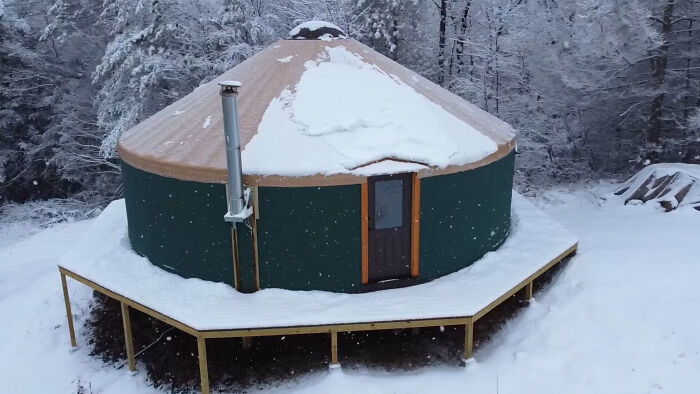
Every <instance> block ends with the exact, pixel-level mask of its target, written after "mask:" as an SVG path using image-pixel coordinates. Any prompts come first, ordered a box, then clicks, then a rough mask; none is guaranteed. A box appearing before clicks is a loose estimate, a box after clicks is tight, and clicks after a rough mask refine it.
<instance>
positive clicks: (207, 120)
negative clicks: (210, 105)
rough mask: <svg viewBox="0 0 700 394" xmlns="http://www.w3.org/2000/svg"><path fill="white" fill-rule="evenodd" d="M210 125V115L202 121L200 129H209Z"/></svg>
mask: <svg viewBox="0 0 700 394" xmlns="http://www.w3.org/2000/svg"><path fill="white" fill-rule="evenodd" d="M210 124H211V115H209V116H207V118H206V119H204V123H202V128H203V129H206V128H207V127H209V125H210Z"/></svg>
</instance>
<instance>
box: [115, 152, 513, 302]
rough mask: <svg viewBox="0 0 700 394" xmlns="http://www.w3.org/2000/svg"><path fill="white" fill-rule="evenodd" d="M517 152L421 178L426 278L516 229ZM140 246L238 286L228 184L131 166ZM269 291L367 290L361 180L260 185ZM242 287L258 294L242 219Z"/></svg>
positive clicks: (164, 263) (188, 273) (126, 174)
mask: <svg viewBox="0 0 700 394" xmlns="http://www.w3.org/2000/svg"><path fill="white" fill-rule="evenodd" d="M513 164H514V155H513V153H511V154H510V155H508V156H506V157H505V158H504V159H501V160H499V161H498V162H495V163H492V164H489V165H487V166H484V167H481V168H477V169H475V170H472V171H467V172H463V173H457V174H450V175H441V176H435V177H429V178H423V179H422V180H421V223H420V275H419V278H418V279H419V280H421V281H423V280H430V279H434V278H437V277H440V276H443V275H445V274H448V273H451V272H455V271H457V270H459V269H461V268H464V267H466V266H468V265H470V264H471V263H472V262H474V261H476V260H478V259H479V258H480V257H481V256H483V255H484V254H485V253H486V252H488V251H491V250H494V249H496V248H497V247H498V246H500V245H501V243H503V241H504V240H505V238H506V237H507V235H508V231H509V228H510V202H511V189H512V183H513ZM122 177H123V182H124V195H125V198H126V208H127V215H128V220H129V239H130V241H131V245H132V248H133V249H134V250H135V251H136V252H138V253H140V254H142V255H144V256H147V257H148V258H149V259H150V261H151V262H152V263H154V264H155V265H157V266H160V267H162V268H164V269H165V270H168V271H170V272H173V273H176V274H179V275H181V276H184V277H197V278H201V279H205V280H211V281H216V282H225V283H227V284H229V285H233V283H234V277H233V256H232V247H231V230H230V225H229V224H228V223H226V222H224V219H223V215H224V213H225V212H226V188H225V186H224V185H221V184H209V183H199V182H189V181H181V180H177V179H172V178H167V177H162V176H159V175H155V174H151V173H147V172H144V171H141V170H138V169H136V168H134V167H131V166H129V165H128V164H126V163H122ZM258 194H259V195H258V202H259V204H260V209H259V212H260V219H259V221H258V246H259V254H260V255H259V269H260V274H259V275H260V286H261V288H271V287H276V288H287V289H294V290H328V291H336V292H358V291H361V290H362V283H361V281H362V264H361V261H362V256H361V253H362V247H361V217H360V210H361V205H362V204H361V187H360V185H348V186H330V187H300V188H282V187H260V188H259V189H258ZM238 229H239V231H238V240H239V258H240V268H241V278H240V280H241V290H242V291H253V290H254V287H255V278H254V270H253V247H252V238H251V233H250V229H249V228H248V227H247V226H246V225H245V224H239V225H238Z"/></svg>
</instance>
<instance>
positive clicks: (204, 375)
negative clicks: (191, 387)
mask: <svg viewBox="0 0 700 394" xmlns="http://www.w3.org/2000/svg"><path fill="white" fill-rule="evenodd" d="M197 352H198V353H199V378H200V380H201V382H202V394H209V393H210V392H209V367H208V366H207V343H206V340H205V339H204V337H201V336H200V337H197Z"/></svg>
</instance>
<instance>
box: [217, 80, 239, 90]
mask: <svg viewBox="0 0 700 394" xmlns="http://www.w3.org/2000/svg"><path fill="white" fill-rule="evenodd" d="M241 85H242V84H241V83H240V82H238V81H221V82H219V86H221V87H222V88H240V87H241Z"/></svg>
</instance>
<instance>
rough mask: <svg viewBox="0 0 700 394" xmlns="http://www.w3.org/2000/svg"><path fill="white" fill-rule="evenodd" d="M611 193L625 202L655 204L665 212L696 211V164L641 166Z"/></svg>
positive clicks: (699, 196)
mask: <svg viewBox="0 0 700 394" xmlns="http://www.w3.org/2000/svg"><path fill="white" fill-rule="evenodd" d="M614 194H615V195H616V196H618V197H619V198H620V199H622V200H624V203H625V204H649V205H653V204H657V205H658V206H660V207H661V208H662V209H664V210H665V211H666V212H669V211H672V210H674V209H678V208H682V207H690V208H694V209H695V210H697V211H700V165H697V164H671V163H661V164H653V165H650V166H647V167H645V168H644V169H643V170H641V171H640V172H639V173H637V174H636V175H635V176H633V177H632V178H630V179H629V180H628V181H627V182H625V183H624V184H622V186H621V187H620V188H618V189H617V190H616V191H615V192H614Z"/></svg>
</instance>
